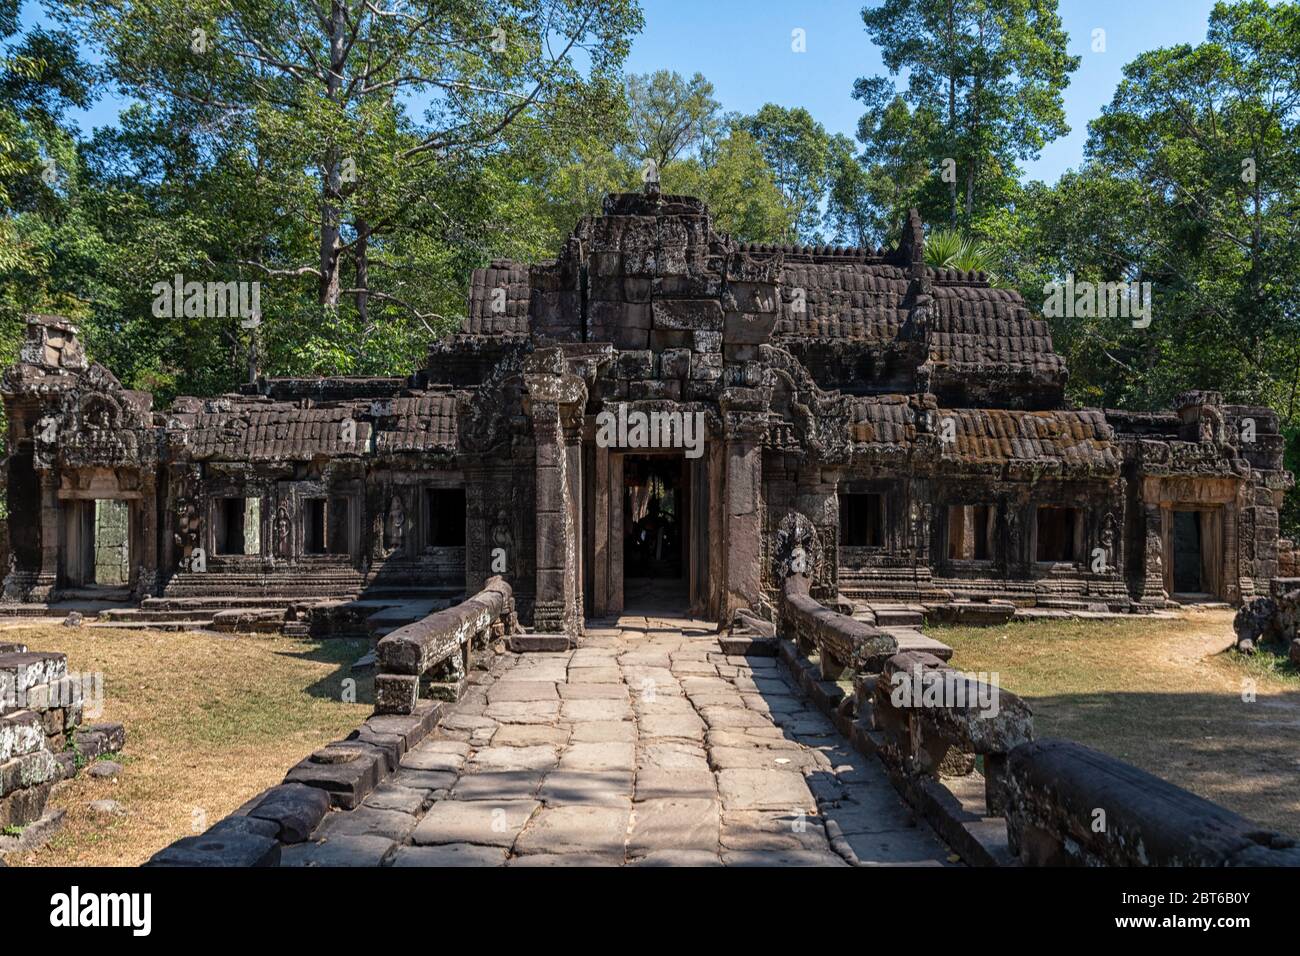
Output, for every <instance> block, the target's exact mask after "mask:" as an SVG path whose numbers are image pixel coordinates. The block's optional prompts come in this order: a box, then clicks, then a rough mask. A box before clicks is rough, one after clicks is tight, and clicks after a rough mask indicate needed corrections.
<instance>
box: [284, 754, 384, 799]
mask: <svg viewBox="0 0 1300 956" xmlns="http://www.w3.org/2000/svg"><path fill="white" fill-rule="evenodd" d="M384 776H386V773H385V771H384V758H383V756H382V755H381V754H380V753H379V751H378V750H375V749H368V748H364V747H362V746H355V747H325V748H323V749H321V750H318V751H316V752H315V753H314V754H312V755H311V756H310V757H308V758H307V759H305V760H303V761H301V762H300V763H299V764H297V765H296V766H295V767H294V768H293V769H292V770H290V771H289V773H288V774H286V775H285V778H284V782H285V783H301V784H306V785H307V786H309V787H318V788H319V789H321V790H324V791H325V792H326V793H327V794H329V798H330V803H331V805H333V806H335V807H338V808H339V809H341V810H352V809H354V808H355V807H357V806H358V805H359V804H360V803H361V801H362V800H364V799H365V798H366V795H367V794H369V793H370V791H372V790H374V789H375V787H376V786H378V784H379V781H380V780H381V779H383V777H384Z"/></svg>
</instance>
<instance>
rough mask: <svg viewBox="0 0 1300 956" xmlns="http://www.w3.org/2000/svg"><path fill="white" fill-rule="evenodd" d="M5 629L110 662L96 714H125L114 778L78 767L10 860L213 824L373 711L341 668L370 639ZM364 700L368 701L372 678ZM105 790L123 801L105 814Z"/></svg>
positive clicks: (104, 852) (76, 655) (137, 850)
mask: <svg viewBox="0 0 1300 956" xmlns="http://www.w3.org/2000/svg"><path fill="white" fill-rule="evenodd" d="M0 640H17V641H22V642H24V643H26V644H28V645H29V646H30V647H31V648H32V649H33V650H51V651H62V652H64V653H65V654H67V655H68V669H69V670H70V671H77V672H100V673H102V674H103V675H104V677H103V680H104V708H103V714H102V715H101V716H100V717H98V718H96V719H98V720H114V721H119V722H121V723H122V724H123V725H125V727H126V749H125V750H124V751H123V752H122V754H121V755H120V756H119V757H116V758H114V759H116V760H118V762H119V763H121V764H122V765H123V768H124V771H123V773H122V775H121V777H120V778H119V779H118V781H117V782H113V781H111V780H95V779H92V778H91V777H90V776H88V775H87V774H86V773H84V772H83V773H81V774H80V775H79V776H78V777H77V778H76V779H75V780H72V781H68V782H66V783H63V784H60V785H59V786H58V787H57V788H56V791H55V793H54V795H53V796H52V797H51V798H50V803H51V806H54V807H60V808H63V809H65V810H67V817H66V818H65V822H64V825H63V828H62V830H61V831H60V832H59V833H58V834H57V835H56V836H55V837H54V839H53V840H51V841H50V843H48V844H47V845H46V846H45V847H43V848H41V849H39V850H36V851H33V852H31V853H26V854H22V855H18V854H15V855H11V856H10V857H8V858H7V860H6V862H7V863H8V864H9V865H10V866H17V865H38V866H42V865H43V866H134V865H137V864H139V863H142V862H144V861H145V860H146V859H148V858H149V856H151V855H152V854H153V853H154V852H156V851H157V850H159V849H161V848H162V847H164V846H166V845H167V844H169V843H171V842H172V841H174V840H177V839H180V838H181V837H184V836H189V835H191V834H192V833H194V832H196V830H202V829H204V828H206V826H207V825H210V824H211V823H215V822H216V821H217V820H219V819H220V818H221V817H222V816H224V815H225V814H227V813H229V812H230V811H231V810H234V809H235V808H236V807H238V806H240V805H241V804H242V803H244V802H245V801H247V800H248V799H249V798H250V797H252V796H254V795H255V794H257V793H258V792H260V791H261V790H264V789H266V788H267V787H270V786H274V785H275V784H277V783H279V782H280V781H281V780H282V779H283V778H284V774H285V771H287V770H288V769H289V767H291V766H292V765H293V764H295V763H297V762H298V761H299V760H301V759H302V758H303V757H305V756H306V755H307V754H308V753H310V752H311V751H312V750H314V749H315V748H317V747H319V746H320V745H321V744H324V743H327V742H329V741H331V740H337V739H338V738H339V737H341V736H344V735H346V734H347V733H348V732H350V731H351V730H352V729H353V728H355V727H356V726H357V725H358V724H360V723H361V722H362V721H363V720H365V718H366V717H368V716H369V715H370V712H371V709H372V708H371V706H370V704H369V703H357V704H346V703H343V702H342V698H343V683H342V682H343V680H344V679H346V678H349V677H351V676H353V675H352V674H351V672H350V670H349V666H350V665H351V663H352V662H353V661H354V660H356V659H357V658H358V657H360V656H361V654H363V653H364V652H365V642H364V641H326V642H323V643H317V642H315V641H305V640H296V639H292V638H284V637H278V636H276V637H265V636H242V635H241V636H238V637H233V636H232V637H227V636H224V635H216V634H212V633H179V634H173V633H167V632H163V631H146V630H139V631H136V630H107V629H95V628H77V629H72V628H64V627H58V626H53V627H51V626H48V625H47V626H40V627H16V628H14V627H6V628H4V629H3V630H0ZM357 685H358V686H357V688H356V691H357V694H356V699H357V700H359V701H366V702H368V701H371V700H372V699H373V698H372V696H371V686H370V678H368V677H367V678H365V679H364V680H358V681H357ZM104 798H111V799H113V800H117V801H118V802H119V803H121V804H122V805H123V806H124V807H125V808H126V809H127V811H128V813H127V815H126V816H123V817H117V818H112V817H110V818H107V819H106V818H104V817H100V816H96V815H95V814H92V813H91V812H90V811H89V810H88V809H87V805H88V804H89V803H90V802H91V801H93V800H99V799H104Z"/></svg>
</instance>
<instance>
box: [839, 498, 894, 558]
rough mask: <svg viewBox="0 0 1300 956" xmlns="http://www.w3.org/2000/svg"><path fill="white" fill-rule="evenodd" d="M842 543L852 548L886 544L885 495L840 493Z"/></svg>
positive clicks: (874, 546)
mask: <svg viewBox="0 0 1300 956" xmlns="http://www.w3.org/2000/svg"><path fill="white" fill-rule="evenodd" d="M840 544H842V545H844V546H845V547H850V548H883V547H884V546H885V496H884V495H879V494H857V493H853V492H845V493H843V494H841V495H840Z"/></svg>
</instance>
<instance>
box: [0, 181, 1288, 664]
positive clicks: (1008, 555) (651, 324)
mask: <svg viewBox="0 0 1300 956" xmlns="http://www.w3.org/2000/svg"><path fill="white" fill-rule="evenodd" d="M924 249H925V237H924V230H923V227H922V224H921V222H920V220H919V217H917V216H916V215H915V214H912V215H911V216H910V217H909V218H908V220H907V222H905V223H903V228H902V232H901V236H900V238H899V241H898V242H897V243H896V244H895V245H893V246H892V247H891V248H888V249H862V248H832V247H827V246H819V247H808V246H775V245H751V244H745V243H738V242H735V241H733V240H731V239H730V238H729V237H727V236H725V235H721V234H719V233H717V232H716V231H715V230H714V228H713V224H712V221H711V219H710V217H709V214H708V210H707V208H706V207H705V206H704V204H703V203H701V202H700V201H698V200H696V199H692V198H689V197H681V196H664V195H660V194H658V193H657V192H655V191H653V190H652V189H651V190H647V191H646V192H645V193H637V194H622V195H615V196H610V197H608V198H607V199H606V201H605V204H604V210H603V213H602V214H601V215H598V216H590V217H586V218H584V219H582V220H581V221H580V222H579V223H578V224H577V226H576V228H575V230H574V233H573V235H572V236H571V237H570V238H569V240H568V241H567V243H566V244H565V246H564V248H563V249H562V250H560V253H559V256H558V258H557V259H555V260H553V261H549V262H543V263H537V264H534V265H524V264H520V263H514V262H493V263H491V264H490V265H488V266H485V267H484V268H481V269H476V270H475V271H474V273H473V276H472V279H471V283H470V294H469V301H468V308H467V314H466V317H465V319H464V321H463V323H462V325H461V327H460V328H459V330H457V331H456V332H454V333H453V334H451V335H449V336H447V337H446V338H445V339H443V340H441V341H439V342H437V343H435V344H434V345H433V346H432V348H431V349H430V351H429V355H428V360H427V361H426V362H425V364H424V367H423V368H421V369H419V370H417V371H416V372H414V373H413V374H412V375H410V376H407V377H391V378H289V379H284V378H280V379H263V380H260V381H258V382H257V383H255V384H250V385H245V386H242V387H241V388H240V389H239V390H238V391H237V392H233V393H230V394H226V395H222V396H219V397H212V398H198V397H196V398H190V397H185V398H179V399H177V400H175V401H174V402H173V403H172V404H171V407H170V408H168V409H167V410H165V411H163V410H156V409H154V407H153V400H152V397H151V396H149V395H148V394H146V393H143V392H139V391H132V390H130V389H126V388H124V387H123V386H122V385H121V384H120V383H119V382H118V380H117V379H116V378H115V377H114V376H113V374H112V372H111V371H109V370H108V369H105V368H103V367H102V366H99V365H96V364H90V363H88V362H87V361H86V358H85V357H84V355H83V353H82V349H81V346H80V344H79V342H78V340H77V335H76V330H75V329H74V328H73V327H72V326H71V325H69V324H68V323H67V322H66V321H64V320H62V319H60V318H58V317H52V316H33V317H32V318H31V321H30V324H29V328H28V340H27V342H26V344H25V345H24V346H23V349H22V354H21V360H20V362H19V363H18V364H17V365H15V366H13V367H11V368H10V369H8V370H7V372H6V373H5V377H4V386H3V397H4V401H5V407H6V411H7V413H8V423H9V458H8V461H7V469H8V471H7V481H8V487H9V508H10V513H11V516H12V517H11V520H10V521H9V543H10V553H11V567H10V569H9V573H8V575H7V577H6V579H5V594H6V597H7V598H8V599H9V600H21V601H49V600H53V599H56V598H58V597H62V596H68V595H72V594H78V593H80V592H82V591H84V590H86V589H88V588H89V589H92V590H100V591H105V590H107V591H112V592H115V593H118V594H122V595H127V594H129V595H130V596H131V597H132V598H133V599H134V600H136V601H138V602H141V603H142V609H148V608H150V607H159V608H162V607H164V606H166V607H168V608H171V609H173V611H174V608H175V606H179V604H180V603H182V602H189V604H188V605H186V606H193V607H201V606H203V602H205V601H206V602H215V605H221V602H225V606H230V602H231V601H233V600H234V599H236V598H239V597H240V596H241V595H253V596H256V597H258V598H260V599H263V600H264V601H267V602H271V601H280V602H281V605H282V606H292V607H298V608H304V607H308V608H314V609H315V610H311V613H309V614H307V618H306V623H304V624H303V625H302V626H304V627H308V628H309V629H315V628H316V627H318V626H324V627H326V628H328V627H330V626H332V625H331V624H330V623H329V615H330V614H334V613H336V611H335V610H334V609H336V608H337V607H348V608H350V609H351V610H352V611H355V609H356V607H357V606H358V605H357V604H356V602H355V601H354V600H353V599H355V598H358V597H363V598H366V599H368V600H370V601H371V602H373V603H371V604H367V605H366V607H373V606H383V604H384V602H385V601H409V602H416V603H418V602H423V603H424V605H425V606H428V605H430V604H431V603H432V602H436V601H438V600H448V601H450V600H454V599H455V598H456V597H457V596H459V595H461V594H473V593H475V592H476V591H478V590H479V589H480V588H481V587H482V586H483V584H484V582H485V581H486V580H487V579H488V578H489V577H490V576H491V575H494V574H500V575H502V576H503V577H504V578H506V579H507V580H508V581H509V583H510V584H511V585H512V587H513V590H514V597H515V602H516V604H517V607H518V611H519V615H520V618H521V620H522V621H523V623H524V625H525V626H527V627H528V628H530V629H531V631H532V633H533V634H535V635H539V636H546V635H550V636H551V638H550V639H551V640H552V641H553V642H554V643H557V644H565V643H572V641H573V640H574V638H575V636H576V635H577V634H578V633H579V632H580V631H581V629H582V627H583V624H584V621H585V620H591V619H608V618H611V617H615V616H617V615H618V614H620V613H622V612H623V611H624V610H625V609H626V608H627V607H629V606H631V605H632V604H633V603H634V602H636V601H639V600H642V599H643V598H653V599H657V600H664V599H666V600H669V601H671V602H674V603H675V604H676V605H677V606H678V607H679V608H680V610H682V611H686V612H689V613H691V614H694V615H696V616H698V617H701V618H706V619H710V620H714V621H718V622H720V623H722V624H723V625H727V624H729V623H730V622H732V620H733V619H734V617H735V615H736V612H737V611H739V610H742V609H747V610H748V611H750V612H752V613H753V614H755V615H757V616H759V617H768V618H771V617H772V613H773V608H774V606H775V603H776V601H777V599H778V598H777V584H776V580H777V579H776V576H775V574H774V569H773V566H772V565H773V561H774V550H773V549H774V543H773V542H774V540H775V538H776V536H777V534H778V530H779V528H780V527H781V526H782V523H783V522H784V521H786V519H787V518H788V517H789V516H790V515H792V514H794V515H799V516H802V519H801V520H805V524H806V527H808V528H810V529H811V530H810V531H809V532H808V540H807V541H806V542H805V544H806V545H807V547H808V548H810V549H812V551H813V552H814V554H813V556H814V557H815V558H816V560H815V561H813V562H812V566H813V567H814V568H815V574H814V579H813V581H812V582H811V587H812V594H813V596H814V597H815V598H817V599H818V600H821V601H825V602H839V603H843V602H846V601H847V602H850V603H852V602H862V603H868V604H872V605H879V606H888V605H895V606H898V605H903V606H906V607H908V608H911V609H916V608H918V607H919V608H924V609H927V610H933V611H934V612H935V613H939V612H941V610H942V609H945V608H952V607H960V608H965V607H969V606H971V605H975V606H986V607H992V606H995V605H996V606H998V607H1002V608H1005V609H1006V610H1007V613H1010V611H1011V610H1013V609H1014V608H1017V607H1040V608H1055V609H1062V610H1069V609H1079V610H1109V611H1144V610H1149V609H1153V608H1159V607H1163V606H1165V605H1166V603H1168V602H1169V601H1170V600H1171V599H1172V598H1173V596H1175V595H1179V594H1184V593H1189V594H1194V595H1196V596H1199V597H1201V598H1203V597H1204V596H1206V595H1208V596H1211V597H1214V598H1217V599H1221V600H1225V601H1230V602H1239V601H1241V600H1243V599H1244V598H1248V597H1250V596H1252V595H1255V594H1260V593H1264V592H1265V591H1266V590H1267V587H1268V582H1269V581H1270V580H1271V579H1272V578H1273V577H1275V576H1276V575H1277V562H1278V519H1277V512H1278V507H1279V505H1280V503H1281V500H1282V496H1283V494H1284V493H1285V491H1286V490H1287V489H1288V488H1289V487H1290V486H1291V484H1292V477H1291V476H1290V475H1289V474H1288V473H1287V472H1286V471H1285V470H1284V469H1283V467H1282V450H1283V441H1282V437H1281V435H1280V434H1279V433H1278V417H1277V415H1276V414H1275V413H1274V412H1273V411H1272V410H1271V409H1268V408H1262V407H1247V406H1239V405H1229V404H1225V403H1224V401H1223V399H1222V397H1221V396H1220V395H1218V394H1216V393H1214V392H1204V391H1197V392H1187V393H1185V394H1183V395H1181V396H1179V398H1178V400H1177V401H1176V402H1175V407H1174V408H1173V409H1171V410H1167V411H1146V412H1130V411H1120V410H1114V409H1104V410H1103V409H1079V408H1074V407H1072V406H1071V405H1070V404H1069V403H1068V402H1067V400H1066V398H1065V385H1066V380H1067V374H1068V373H1067V370H1066V367H1065V363H1064V361H1063V360H1062V358H1061V357H1060V356H1059V355H1057V354H1056V352H1055V351H1054V350H1053V347H1052V340H1051V336H1050V332H1049V330H1048V327H1047V325H1046V324H1045V323H1044V322H1043V321H1042V320H1041V319H1040V318H1038V317H1037V316H1036V315H1034V314H1033V313H1032V312H1031V311H1030V309H1029V307H1028V306H1027V305H1026V303H1025V302H1024V301H1023V300H1022V299H1021V298H1020V296H1019V295H1018V294H1017V293H1015V292H1014V291H1011V290H1008V289H1002V288H996V287H993V286H992V285H990V283H989V281H988V280H987V278H986V277H984V276H983V275H982V274H976V273H967V272H961V271H958V270H953V269H936V268H933V267H930V266H927V265H926V263H925V254H924ZM268 321H272V322H273V321H274V316H269V317H268ZM638 428H640V430H638ZM124 556H125V557H124ZM160 602H161V603H160ZM167 602H172V603H171V604H168V603H167ZM312 602H315V603H314V604H313V603H312ZM349 602H351V603H349ZM247 603H253V599H252V598H251V597H249V598H247ZM304 613H305V612H304ZM337 613H344V612H337ZM348 613H351V611H349V612H348ZM425 613H427V611H426V612H425Z"/></svg>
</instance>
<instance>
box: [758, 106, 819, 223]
mask: <svg viewBox="0 0 1300 956" xmlns="http://www.w3.org/2000/svg"><path fill="white" fill-rule="evenodd" d="M743 126H744V129H745V130H746V131H747V132H748V133H749V134H750V136H752V137H753V138H754V140H755V141H756V142H757V143H758V145H759V147H760V148H761V149H762V150H763V157H764V158H765V159H766V160H767V163H768V165H769V166H770V167H771V168H772V174H773V176H774V178H775V179H776V184H777V186H779V187H780V189H781V192H782V193H783V194H784V195H785V197H786V201H787V202H788V203H789V205H790V206H791V207H792V208H793V210H794V223H793V225H792V228H791V230H790V233H791V234H790V236H789V237H788V238H789V239H790V240H791V241H793V240H795V239H802V240H804V241H806V242H810V243H817V242H819V241H820V230H821V221H822V209H821V207H822V200H823V198H824V196H825V195H826V191H827V189H828V187H829V184H830V171H831V138H830V137H829V136H828V135H827V134H826V128H825V127H824V126H822V124H821V123H818V122H817V121H816V120H814V119H813V118H812V114H810V113H809V112H808V111H807V110H806V109H803V108H802V107H796V108H795V109H786V108H784V107H781V106H777V105H776V104H774V103H767V104H765V105H764V106H763V107H762V108H761V109H760V110H759V111H758V112H757V113H755V114H754V115H753V116H750V117H747V118H746V119H745V120H744V121H743Z"/></svg>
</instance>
